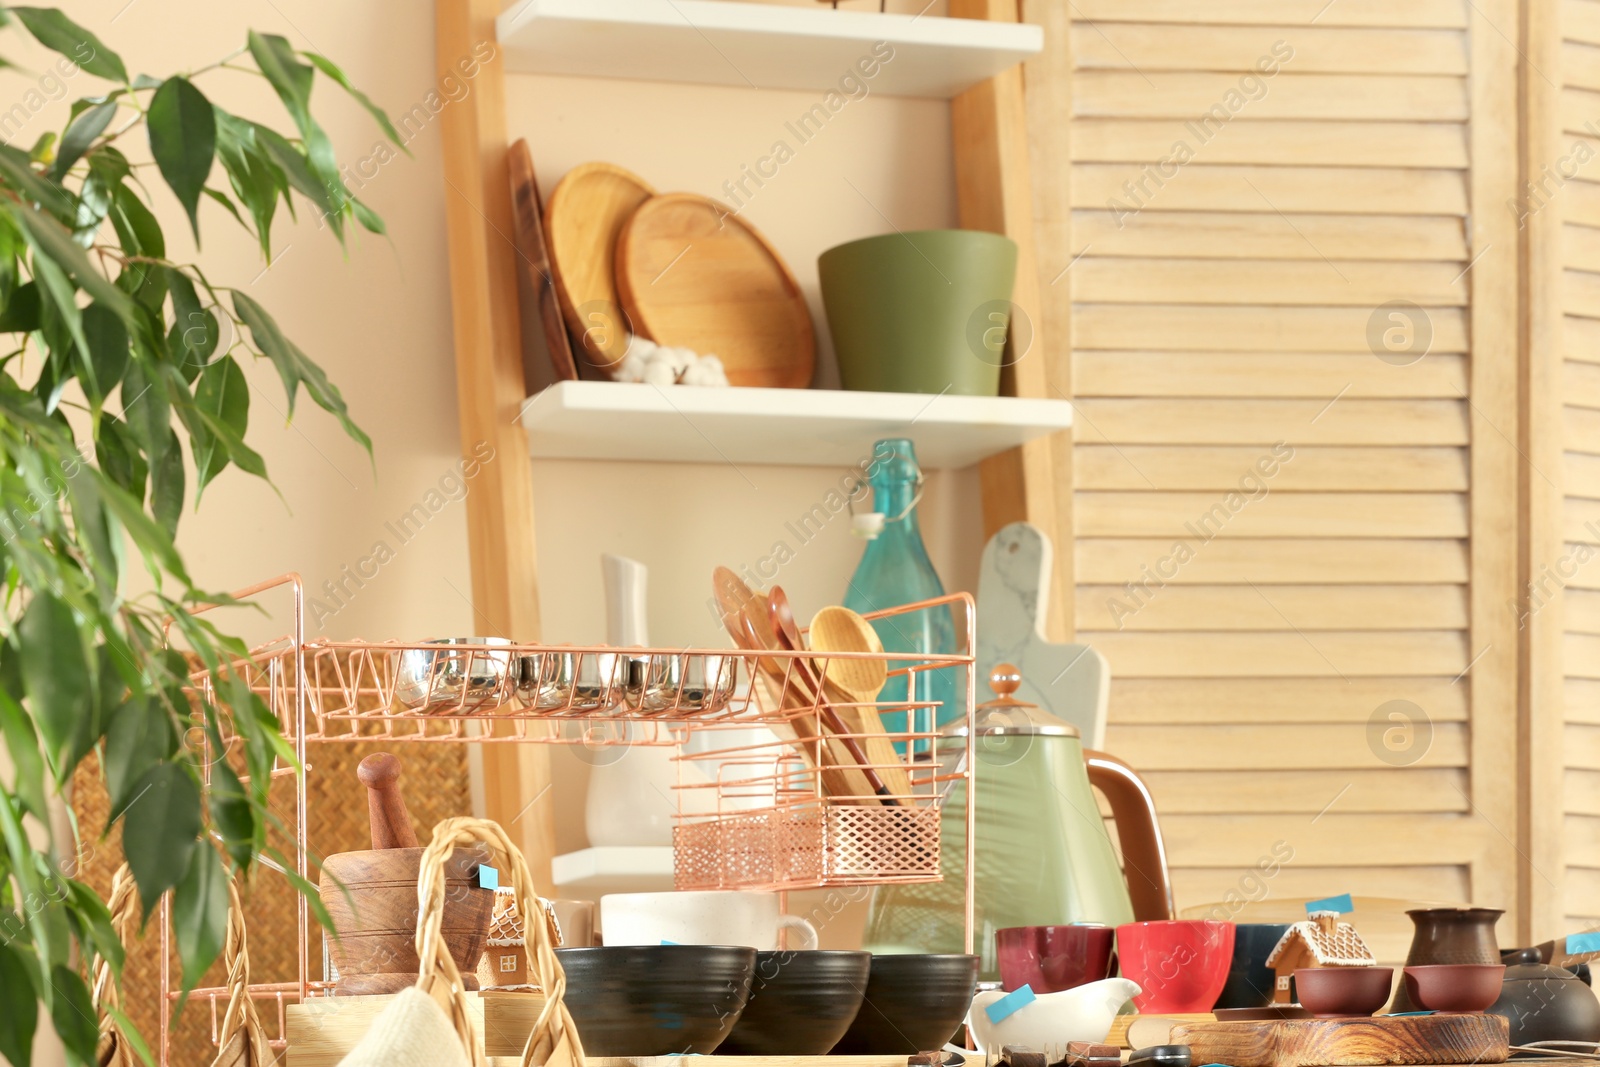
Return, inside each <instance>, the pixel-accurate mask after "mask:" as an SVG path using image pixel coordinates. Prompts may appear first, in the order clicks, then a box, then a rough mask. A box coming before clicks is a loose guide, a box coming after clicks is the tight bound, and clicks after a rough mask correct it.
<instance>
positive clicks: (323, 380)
mask: <svg viewBox="0 0 1600 1067" xmlns="http://www.w3.org/2000/svg"><path fill="white" fill-rule="evenodd" d="M233 309H234V311H235V312H237V313H238V315H239V318H241V319H242V320H244V324H245V325H246V326H248V327H249V328H250V339H251V340H252V341H254V342H255V345H256V347H257V348H258V349H260V350H261V352H262V354H263V355H265V356H266V357H267V358H268V359H270V360H272V363H273V365H274V366H276V367H277V368H278V376H279V377H280V378H282V379H283V390H284V392H285V393H286V394H287V395H288V405H289V415H290V416H291V417H292V416H293V415H294V400H295V394H296V393H297V392H298V390H299V387H300V385H301V384H302V383H304V384H305V387H306V392H308V393H310V394H311V399H312V400H314V401H316V403H317V405H318V406H319V407H321V408H322V409H323V410H324V411H327V412H329V413H331V414H333V415H334V416H336V417H337V418H338V420H339V423H340V425H342V426H343V427H344V431H345V433H347V434H349V435H350V437H351V439H352V440H354V441H356V442H358V443H359V444H360V445H361V446H362V447H363V448H365V449H366V450H367V454H368V455H369V456H370V455H371V454H372V439H371V438H370V437H368V436H367V435H366V433H365V432H363V431H362V429H361V427H359V426H357V425H356V424H355V422H354V421H353V420H352V419H351V418H350V412H349V409H348V408H347V407H346V406H345V402H344V397H343V396H342V395H341V394H340V393H339V387H338V386H336V385H334V384H333V383H332V382H331V381H329V380H328V375H327V373H326V372H325V371H324V370H323V369H322V368H321V367H319V366H317V365H316V364H315V363H313V362H312V361H311V359H310V357H308V356H307V355H306V354H305V353H304V352H302V351H300V349H299V347H298V346H297V345H295V343H294V342H293V341H290V340H289V339H288V338H287V337H285V336H284V335H283V331H282V330H281V329H279V327H278V323H277V320H276V319H274V318H273V317H272V316H271V315H269V314H267V312H266V309H265V308H263V307H262V306H261V305H260V304H258V303H256V302H255V301H254V300H251V299H250V298H249V297H248V296H245V295H244V294H243V293H241V292H239V291H238V290H237V289H235V290H234V291H233Z"/></svg>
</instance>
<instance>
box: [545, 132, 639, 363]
mask: <svg viewBox="0 0 1600 1067" xmlns="http://www.w3.org/2000/svg"><path fill="white" fill-rule="evenodd" d="M654 194H655V190H654V189H652V188H651V187H650V185H649V184H648V183H647V182H646V181H645V180H644V179H643V178H641V177H639V176H638V175H637V174H634V173H632V172H630V171H627V170H624V169H622V168H621V167H618V166H614V165H612V164H610V163H584V164H580V165H579V166H576V167H573V168H572V169H571V170H569V171H567V173H566V175H565V176H564V177H563V178H562V179H561V181H560V182H559V183H557V185H556V187H555V189H554V190H552V191H551V193H550V202H549V203H548V204H546V205H545V209H544V234H545V241H546V242H547V243H548V245H549V250H550V268H551V276H552V278H553V280H554V281H555V287H556V294H557V295H558V296H559V297H560V298H561V310H562V312H563V313H564V314H565V315H566V317H567V325H568V327H570V328H571V331H572V337H573V339H574V340H575V341H576V342H577V344H578V345H579V346H580V347H581V348H582V349H583V351H584V352H585V353H587V354H588V357H589V360H590V362H592V363H593V364H594V365H596V366H597V367H599V368H601V369H602V370H606V371H607V373H610V368H611V366H612V364H614V363H617V362H619V361H620V360H621V359H622V357H623V355H624V354H625V353H626V352H627V349H628V329H629V327H628V324H627V322H626V320H625V318H624V317H623V313H622V310H621V307H620V306H619V305H618V303H617V286H616V282H615V280H614V279H615V277H616V270H615V262H616V261H615V258H614V257H615V255H616V244H617V235H618V234H619V233H621V232H622V226H623V224H624V223H625V222H627V221H628V218H629V217H630V216H631V215H632V214H633V213H634V211H635V210H637V209H638V207H639V205H640V204H643V203H644V202H645V201H646V200H648V199H650V197H651V196H653V195H654Z"/></svg>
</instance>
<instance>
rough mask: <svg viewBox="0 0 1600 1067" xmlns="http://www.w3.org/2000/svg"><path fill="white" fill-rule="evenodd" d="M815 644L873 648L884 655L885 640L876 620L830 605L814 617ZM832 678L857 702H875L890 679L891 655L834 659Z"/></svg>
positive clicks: (822, 648) (833, 648)
mask: <svg viewBox="0 0 1600 1067" xmlns="http://www.w3.org/2000/svg"><path fill="white" fill-rule="evenodd" d="M811 648H812V649H813V651H817V652H873V653H876V654H878V655H880V656H881V655H883V642H882V641H881V640H879V638H878V631H876V630H874V629H873V628H872V624H871V623H870V622H868V621H867V620H866V619H863V618H862V617H861V616H860V615H857V614H856V613H855V612H853V611H851V610H850V609H849V608H841V607H828V608H823V609H822V610H821V611H819V612H817V613H816V615H815V616H813V617H812V619H811ZM827 662H828V665H827V667H826V670H825V673H826V674H827V676H828V681H830V682H832V683H833V684H834V685H836V686H838V687H839V689H840V690H841V691H842V692H844V693H847V694H849V696H850V699H851V700H853V701H855V702H856V703H857V704H871V703H872V702H874V701H875V700H877V699H878V694H879V693H880V692H882V691H883V687H884V685H885V684H887V683H888V681H889V661H888V660H887V659H830V660H828V661H827Z"/></svg>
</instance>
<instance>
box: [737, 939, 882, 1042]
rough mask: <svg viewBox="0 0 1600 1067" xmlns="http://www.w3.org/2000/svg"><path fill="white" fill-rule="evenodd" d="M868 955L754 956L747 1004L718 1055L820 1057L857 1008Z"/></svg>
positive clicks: (868, 965)
mask: <svg viewBox="0 0 1600 1067" xmlns="http://www.w3.org/2000/svg"><path fill="white" fill-rule="evenodd" d="M871 967H872V953H870V952H819V951H811V952H792V951H785V952H758V953H756V976H755V981H754V982H752V983H751V985H750V1000H749V1001H748V1002H747V1003H746V1004H745V1006H744V1011H743V1012H742V1013H741V1014H740V1016H739V1021H738V1022H737V1023H734V1025H733V1033H731V1034H729V1035H728V1039H727V1040H726V1041H724V1042H723V1043H722V1045H721V1047H720V1048H718V1049H717V1052H718V1053H719V1054H721V1055H724V1056H824V1055H827V1052H828V1050H829V1049H831V1048H833V1046H834V1045H836V1044H837V1043H838V1041H839V1039H840V1038H841V1037H843V1036H844V1032H845V1031H846V1030H848V1029H850V1021H851V1020H852V1019H854V1018H855V1017H856V1011H857V1009H859V1008H860V1007H861V996H862V994H863V993H865V992H866V988H867V973H868V971H869V970H870V969H871Z"/></svg>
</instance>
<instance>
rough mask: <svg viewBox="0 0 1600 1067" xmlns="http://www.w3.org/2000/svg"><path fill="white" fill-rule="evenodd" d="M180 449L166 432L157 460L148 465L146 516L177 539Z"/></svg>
mask: <svg viewBox="0 0 1600 1067" xmlns="http://www.w3.org/2000/svg"><path fill="white" fill-rule="evenodd" d="M183 490H184V472H183V449H182V448H180V447H179V446H178V435H177V434H175V433H173V432H172V429H171V427H168V429H167V447H166V448H165V450H163V451H162V453H161V458H160V459H159V460H157V461H155V462H153V463H151V465H150V514H151V516H152V517H154V519H155V520H156V522H158V523H160V524H161V528H162V529H163V530H165V531H166V532H167V536H168V537H177V536H178V520H179V519H181V518H182V517H183Z"/></svg>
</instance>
